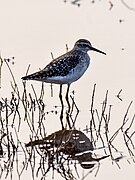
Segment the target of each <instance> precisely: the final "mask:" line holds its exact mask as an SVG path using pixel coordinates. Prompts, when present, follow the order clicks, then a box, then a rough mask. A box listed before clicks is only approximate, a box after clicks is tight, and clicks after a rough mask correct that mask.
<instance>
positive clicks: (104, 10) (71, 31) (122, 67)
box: [0, 0, 135, 180]
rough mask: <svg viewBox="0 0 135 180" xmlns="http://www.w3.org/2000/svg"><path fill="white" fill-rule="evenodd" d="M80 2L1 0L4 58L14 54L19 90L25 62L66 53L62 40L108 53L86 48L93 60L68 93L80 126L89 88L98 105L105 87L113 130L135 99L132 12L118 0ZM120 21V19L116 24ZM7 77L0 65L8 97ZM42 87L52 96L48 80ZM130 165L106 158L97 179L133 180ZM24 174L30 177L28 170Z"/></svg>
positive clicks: (35, 63)
mask: <svg viewBox="0 0 135 180" xmlns="http://www.w3.org/2000/svg"><path fill="white" fill-rule="evenodd" d="M127 2H128V4H129V5H130V6H131V7H135V1H134V0H130V1H127ZM80 3H81V6H80V7H77V6H76V5H72V4H71V3H70V2H67V3H64V2H63V1H62V0H55V1H53V0H38V1H37V0H10V1H9V0H1V1H0V51H1V55H2V57H3V58H10V57H12V56H14V57H15V65H12V66H11V67H12V69H13V71H14V74H15V77H16V81H17V84H18V86H19V87H20V89H21V87H22V82H21V77H22V76H24V75H25V73H26V70H27V67H28V65H29V64H31V67H30V70H29V73H32V72H34V71H37V70H39V68H43V67H45V65H47V63H49V62H50V60H51V52H53V55H54V57H57V56H59V55H61V54H63V53H65V51H66V49H65V47H66V46H65V45H66V44H68V47H69V49H71V48H72V47H73V45H74V43H75V41H77V40H78V39H80V38H86V39H88V40H89V41H90V42H91V43H92V45H93V46H95V47H96V48H99V49H100V50H102V51H104V52H106V53H107V56H104V55H102V54H98V53H96V52H90V54H91V59H92V61H91V66H90V68H89V69H88V70H87V72H86V73H85V75H84V76H83V77H82V78H81V79H80V80H79V81H78V82H76V83H74V84H72V86H71V89H70V91H72V90H75V92H76V102H77V105H78V106H79V109H80V110H81V112H82V113H81V114H80V115H79V118H78V120H77V124H76V125H77V127H81V128H82V129H84V128H85V125H86V124H87V123H88V120H89V113H88V110H89V107H90V98H91V93H92V87H93V84H94V83H96V84H97V91H96V93H97V96H96V101H97V106H100V103H101V102H102V100H103V98H104V96H105V92H106V90H109V102H110V104H113V105H115V106H114V109H113V115H112V121H114V124H113V128H114V129H115V128H117V125H120V124H121V121H122V118H123V116H124V113H125V111H126V108H127V106H128V104H129V103H130V101H131V100H133V101H134V100H135V93H134V92H135V84H134V78H135V70H134V67H135V57H134V51H135V45H134V42H135V11H133V10H129V9H128V8H126V7H125V6H124V5H123V4H122V3H121V1H120V0H119V1H112V3H114V7H113V8H112V10H111V11H110V10H109V8H110V4H109V1H96V3H94V4H92V3H91V1H90V0H84V1H80ZM119 20H123V21H122V22H121V23H120V22H119ZM123 48H124V50H122V49H123ZM10 77H11V76H10V74H9V72H8V70H7V68H6V66H5V65H4V67H3V69H2V82H1V83H2V84H1V86H2V89H1V97H8V96H10ZM31 83H33V84H34V85H35V87H36V88H37V89H38V87H39V86H40V83H38V82H30V83H28V86H30V84H31ZM57 87H58V86H57V85H56V86H54V91H55V92H54V97H55V98H56V99H55V102H56V101H58V97H57V96H58V92H59V89H58V88H57ZM46 89H47V90H48V91H49V92H46V93H49V94H50V86H49V85H48V84H47V85H46ZM120 89H123V91H122V99H123V101H122V102H121V101H119V100H118V99H117V98H116V97H115V95H116V94H117V93H118V92H119V90H120ZM47 90H46V91H47ZM80 97H82V98H80ZM88 99H89V100H88ZM58 103H59V101H58ZM53 104H55V103H54V98H50V99H48V106H50V107H52V106H53ZM134 107H135V104H133V106H132V109H131V117H132V116H133V114H134ZM49 123H50V125H51V127H50V126H49ZM59 128H60V124H58V122H56V123H55V120H54V119H53V118H51V119H50V120H49V121H48V122H47V130H48V132H53V131H54V130H58V129H59ZM22 133H23V131H22ZM25 134H27V133H25ZM21 136H22V137H23V136H24V135H20V137H21ZM23 138H24V139H25V138H26V139H27V138H28V137H23ZM134 169H135V167H134V164H132V165H129V164H128V163H127V162H126V161H124V160H123V161H122V162H121V170H119V169H118V168H117V167H116V166H112V164H111V162H109V161H104V163H103V164H102V165H101V168H100V171H99V173H98V175H97V177H96V178H95V179H97V180H98V179H100V180H101V179H104V180H107V179H123V180H127V178H129V179H130V180H132V179H134V175H135V173H134ZM25 175H26V177H27V178H28V176H29V173H26V174H24V176H25ZM22 177H23V176H22ZM55 178H56V177H55ZM89 178H93V179H94V175H93V174H91V175H90V176H89ZM89 178H88V179H89ZM14 179H15V178H14ZM48 179H50V178H48ZM56 179H57V178H56Z"/></svg>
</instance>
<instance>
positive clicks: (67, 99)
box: [66, 84, 70, 113]
mask: <svg viewBox="0 0 135 180" xmlns="http://www.w3.org/2000/svg"><path fill="white" fill-rule="evenodd" d="M69 88H70V84H68V87H67V92H66V101H67V104H68V113H69V112H70V103H69V98H68V94H69Z"/></svg>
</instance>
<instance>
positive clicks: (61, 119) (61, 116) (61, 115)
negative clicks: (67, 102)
mask: <svg viewBox="0 0 135 180" xmlns="http://www.w3.org/2000/svg"><path fill="white" fill-rule="evenodd" d="M59 98H60V102H61V113H60V121H61V126H62V129H64V125H63V110H64V104H63V100H62V84H61V85H60V92H59Z"/></svg>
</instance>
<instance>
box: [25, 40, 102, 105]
mask: <svg viewBox="0 0 135 180" xmlns="http://www.w3.org/2000/svg"><path fill="white" fill-rule="evenodd" d="M89 50H92V51H96V52H99V53H102V54H105V55H106V53H104V52H103V51H100V50H98V49H96V48H94V47H93V46H92V45H91V43H90V42H89V41H88V40H86V39H79V40H78V41H77V42H76V43H75V45H74V47H73V49H72V50H71V51H69V52H67V53H66V54H64V55H62V56H60V57H58V58H56V59H54V60H52V61H51V62H50V63H49V64H48V65H47V66H46V67H45V68H44V69H43V70H41V71H38V72H36V73H33V74H30V75H27V76H24V77H22V79H23V80H37V81H42V82H46V83H54V84H60V93H61V92H62V85H63V84H67V85H68V88H67V93H66V100H67V99H68V92H69V87H70V84H71V83H72V82H74V81H77V80H78V79H79V78H80V77H81V76H82V75H83V74H84V72H85V71H86V70H87V68H88V66H89V64H90V57H89V55H88V53H87V52H88V51H89ZM67 102H68V101H67Z"/></svg>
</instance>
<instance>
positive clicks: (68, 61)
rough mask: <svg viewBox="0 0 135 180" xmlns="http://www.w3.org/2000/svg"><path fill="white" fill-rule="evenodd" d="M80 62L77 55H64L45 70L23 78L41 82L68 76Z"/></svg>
mask: <svg viewBox="0 0 135 180" xmlns="http://www.w3.org/2000/svg"><path fill="white" fill-rule="evenodd" d="M78 61H79V56H78V55H77V54H74V55H73V54H72V53H71V54H68V53H67V54H64V55H63V56H60V57H58V58H56V59H54V60H53V61H51V62H50V63H49V64H48V65H47V66H46V67H45V68H44V69H43V70H41V71H38V72H36V73H33V74H31V75H28V76H25V77H22V79H23V80H40V79H46V78H47V77H53V76H66V75H67V74H68V73H69V72H70V70H71V69H73V68H74V67H75V66H76V65H77V64H78Z"/></svg>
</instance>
